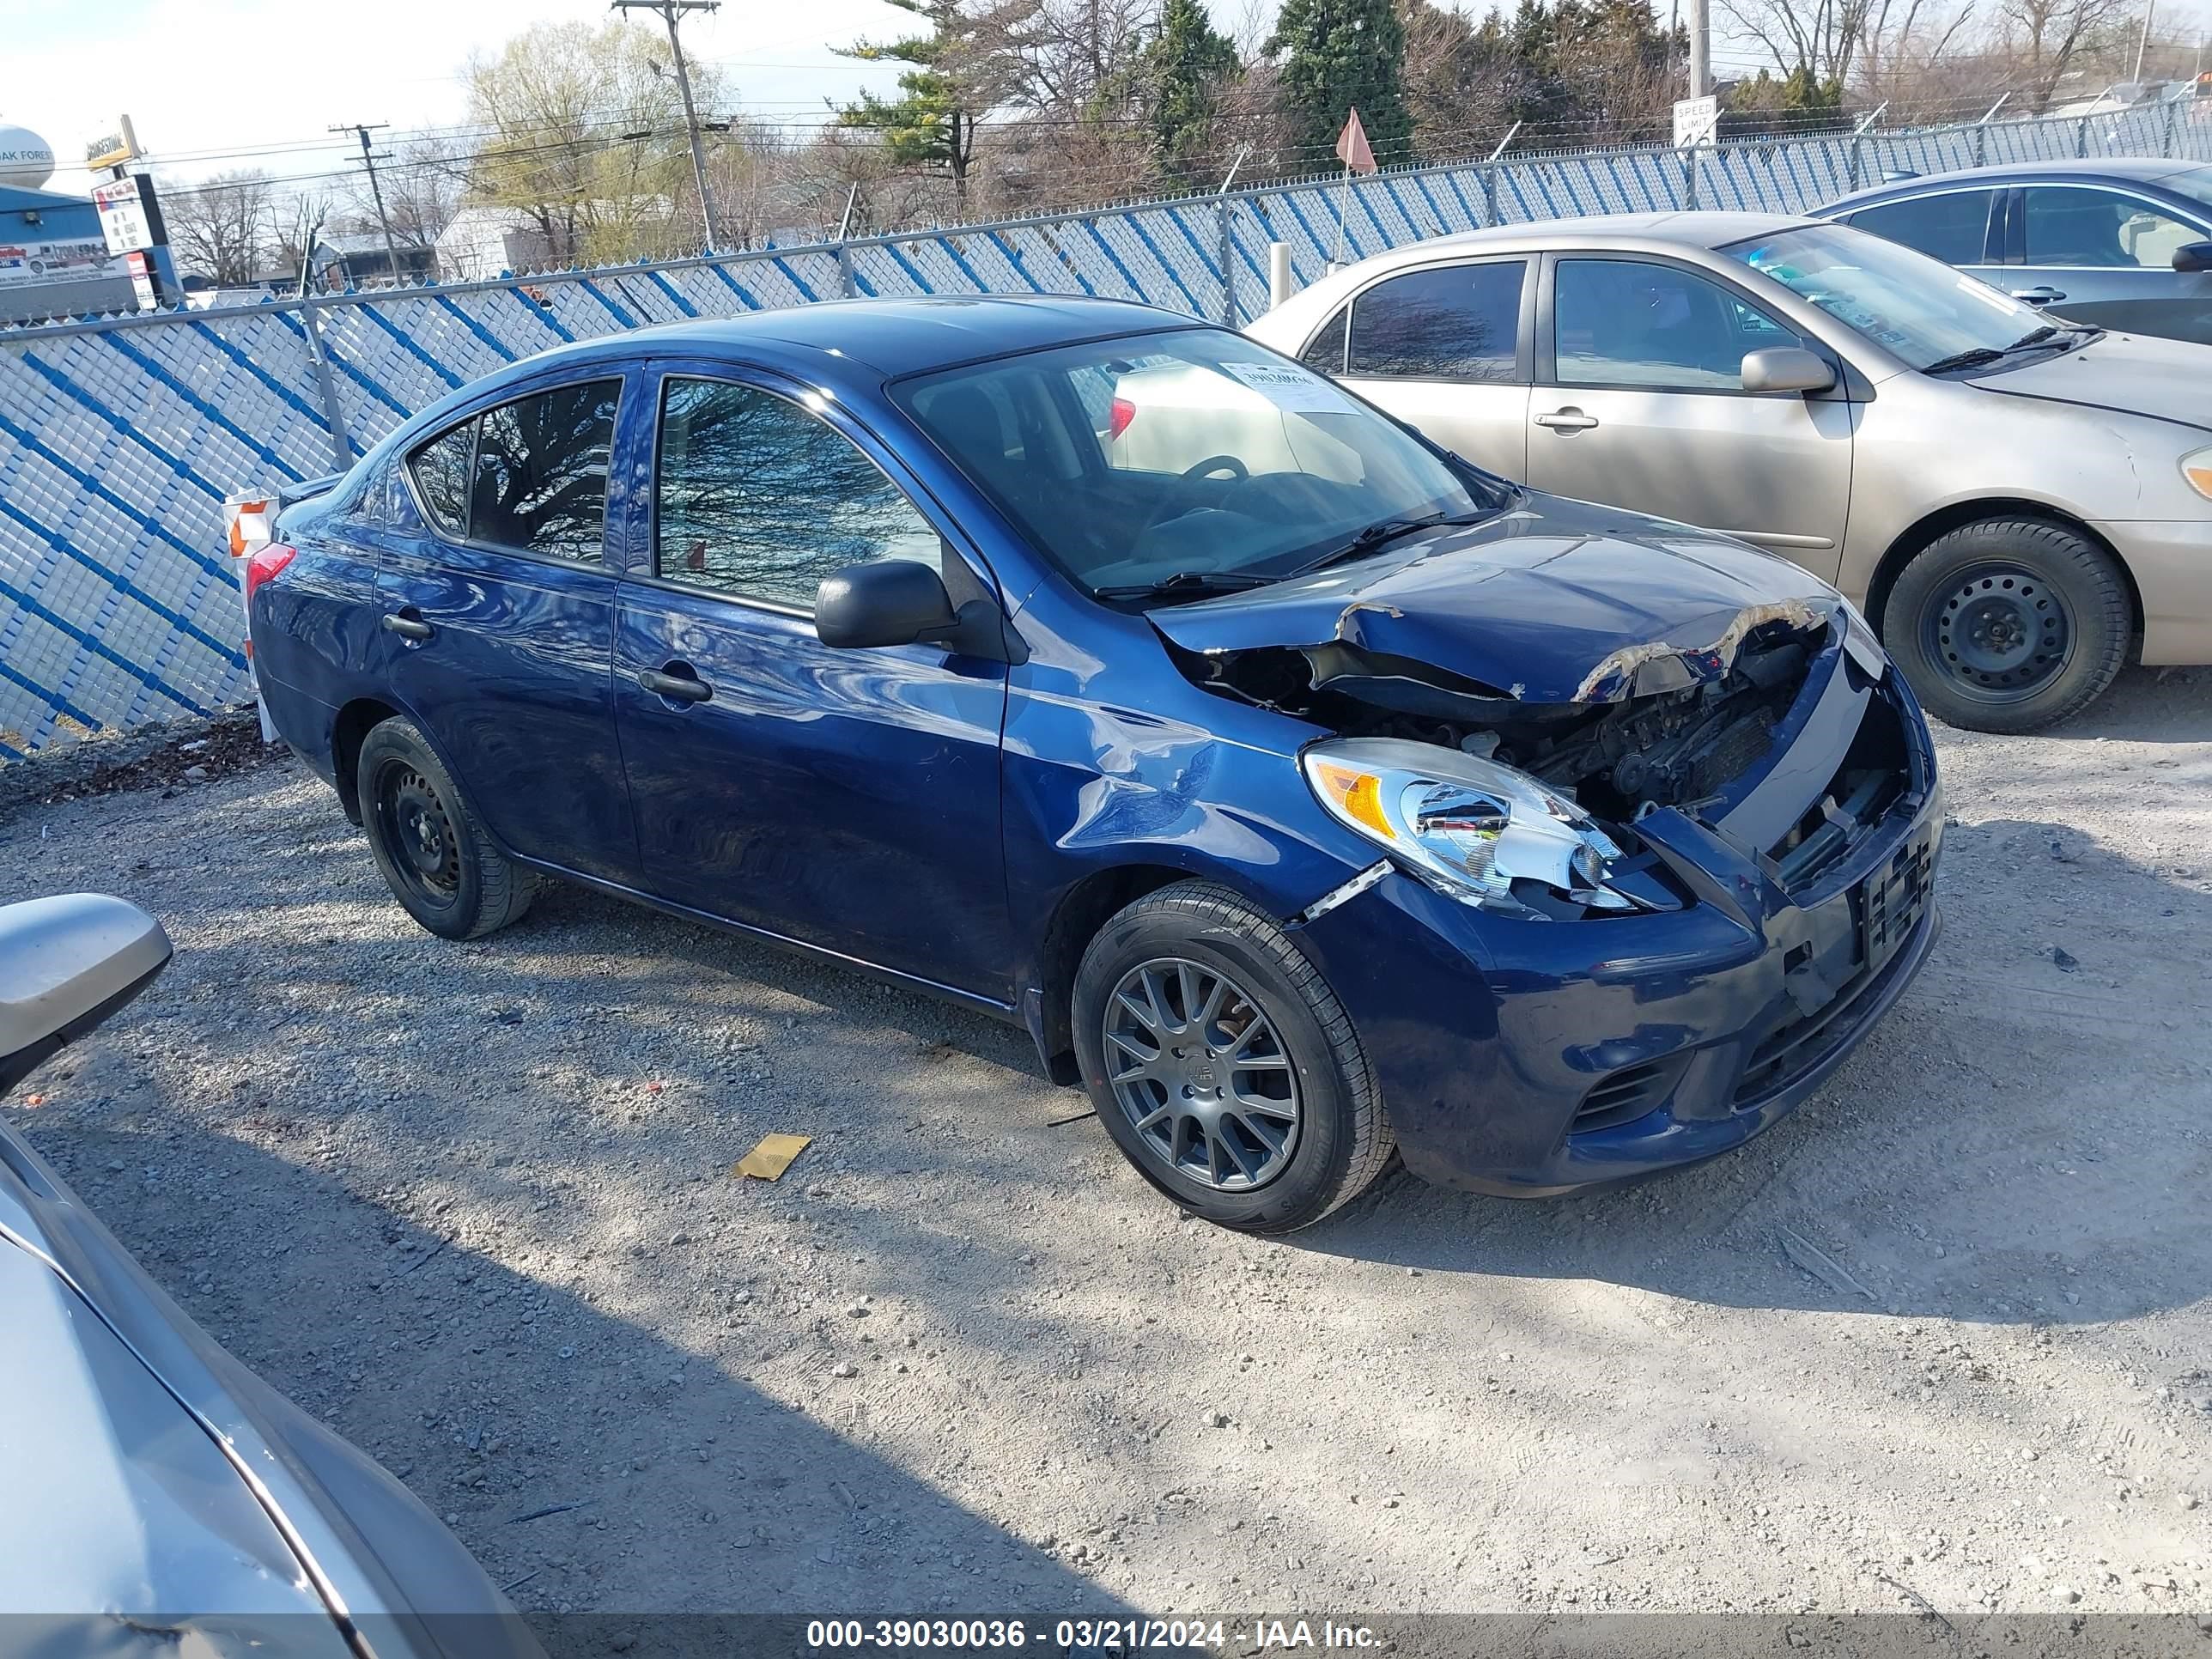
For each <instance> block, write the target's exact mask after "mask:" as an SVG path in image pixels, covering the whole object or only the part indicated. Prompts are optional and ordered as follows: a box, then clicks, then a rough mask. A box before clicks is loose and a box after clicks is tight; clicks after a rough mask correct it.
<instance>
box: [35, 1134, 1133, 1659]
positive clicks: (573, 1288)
mask: <svg viewBox="0 0 2212 1659" xmlns="http://www.w3.org/2000/svg"><path fill="white" fill-rule="evenodd" d="M160 1121H161V1124H162V1126H163V1127H162V1128H161V1132H160V1133H158V1134H144V1133H118V1132H115V1131H112V1130H102V1129H98V1128H93V1127H74V1128H72V1129H71V1130H70V1132H69V1133H62V1134H56V1133H43V1134H39V1135H38V1136H37V1143H38V1146H39V1149H40V1152H41V1154H42V1155H43V1156H45V1157H46V1158H48V1159H49V1160H50V1161H52V1163H53V1164H55V1166H56V1167H57V1168H58V1169H59V1170H61V1171H62V1172H63V1174H64V1176H65V1177H66V1178H67V1179H68V1180H69V1181H70V1183H71V1185H72V1186H73V1187H75V1188H76V1190H77V1192H78V1194H79V1195H80V1196H81V1197H82V1199H84V1200H85V1201H86V1202H87V1203H88V1205H89V1206H91V1207H92V1208H93V1209H94V1211H95V1212H97V1213H99V1214H100V1216H101V1218H103V1219H104V1220H105V1221H106V1223H107V1225H109V1227H110V1228H111V1229H112V1231H114V1232H115V1233H116V1234H117V1236H118V1237H120V1238H121V1239H122V1241H123V1242H124V1243H125V1246H126V1247H128V1248H129V1249H131V1250H132V1252H133V1253H134V1254H135V1255H137V1257H138V1258H139V1260H140V1261H141V1262H142V1263H143V1264H144V1266H145V1267H147V1269H148V1271H149V1273H152V1274H153V1275H154V1276H155V1279H158V1280H160V1281H161V1282H162V1283H163V1284H164V1285H165V1286H167V1288H169V1289H170V1290H171V1291H172V1293H173V1294H174V1295H175V1296H176V1297H178V1299H179V1301H180V1302H182V1303H183V1304H185V1306H186V1308H187V1310H188V1311H189V1312H191V1314H192V1316H194V1317H195V1318H196V1319H197V1320H198V1321H199V1322H201V1323H202V1324H203V1325H204V1326H205V1327H206V1328H208V1330H209V1331H210V1333H211V1334H214V1335H215V1336H216V1339H217V1340H220V1341H222V1342H223V1343H224V1344H225V1346H227V1347H228V1348H229V1349H230V1350H231V1352H234V1354H235V1355H237V1357H238V1358H240V1359H241V1360H243V1361H245V1362H246V1364H248V1365H250V1366H252V1368H253V1369H254V1370H256V1371H258V1373H260V1375H261V1376H263V1377H264V1379H265V1380H266V1381H268V1382H269V1383H271V1384H272V1385H274V1386H276V1388H278V1389H281V1390H282V1391H283V1392H284V1393H285V1394H287V1395H289V1396H290V1397H291V1398H292V1399H293V1400H294V1401H295V1402H296V1403H297V1404H299V1405H300V1406H301V1407H302V1408H303V1409H306V1410H308V1411H310V1412H312V1413H314V1414H315V1415H317V1416H319V1417H321V1418H323V1419H325V1420H326V1421H328V1422H329V1423H330V1424H331V1425H332V1426H333V1427H335V1428H336V1429H337V1431H339V1432H341V1433H343V1434H344V1435H345V1436H347V1437H349V1439H351V1440H353V1441H354V1442H355V1443H356V1444H359V1445H361V1446H362V1448H363V1449H367V1450H368V1451H369V1452H370V1453H371V1454H372V1455H375V1456H377V1457H378V1458H379V1460H380V1462H383V1463H384V1464H385V1465H386V1468H390V1469H391V1470H392V1472H393V1473H394V1474H398V1476H400V1477H401V1478H402V1479H403V1480H405V1481H406V1483H407V1484H408V1485H409V1486H410V1487H411V1488H412V1489H413V1490H414V1491H415V1492H416V1494H417V1495H418V1496H419V1497H420V1498H422V1500H423V1502H424V1503H425V1504H428V1506H429V1508H430V1509H431V1510H433V1511H434V1512H435V1513H437V1514H439V1515H441V1516H446V1517H447V1519H448V1521H449V1522H450V1523H452V1524H453V1526H454V1529H455V1530H456V1531H457V1532H458V1533H459V1534H460V1536H461V1538H462V1540H463V1541H464V1542H465V1543H466V1544H467V1545H468V1547H469V1548H470V1549H471V1552H472V1553H474V1554H475V1556H476V1558H477V1560H478V1561H479V1562H480V1563H481V1564H482V1565H483V1567H484V1569H485V1571H487V1572H489V1574H490V1575H491V1577H492V1578H493V1580H494V1581H495V1583H500V1584H501V1585H502V1586H503V1587H505V1588H506V1589H507V1593H508V1594H509V1595H510V1596H511V1597H512V1598H513V1600H514V1601H515V1602H516V1603H517V1604H518V1605H519V1606H520V1607H523V1608H524V1609H525V1610H526V1612H530V1613H532V1623H533V1625H535V1626H538V1627H539V1628H540V1630H541V1632H542V1633H544V1634H545V1635H546V1636H547V1637H548V1638H549V1645H550V1646H551V1647H552V1648H553V1650H554V1651H555V1653H556V1656H559V1655H562V1654H565V1653H568V1652H569V1651H572V1650H574V1651H590V1652H595V1653H596V1652H605V1651H607V1650H610V1648H611V1649H612V1650H631V1649H635V1650H636V1651H638V1652H640V1653H659V1652H663V1651H673V1650H676V1649H677V1648H678V1647H679V1646H681V1647H683V1650H684V1651H690V1650H693V1646H694V1645H696V1644H693V1643H691V1641H690V1638H698V1637H700V1636H701V1634H702V1628H703V1627H702V1626H700V1625H699V1624H698V1622H697V1621H696V1620H694V1621H690V1623H688V1624H687V1623H684V1621H680V1620H671V1619H668V1618H666V1617H665V1616H666V1615H674V1614H682V1613H712V1612H726V1611H729V1610H732V1609H737V1610H742V1611H744V1612H745V1613H783V1614H798V1615H805V1614H821V1613H829V1612H834V1613H841V1614H847V1615H857V1614H860V1613H877V1612H882V1613H886V1614H889V1615H891V1616H902V1615H903V1616H915V1617H921V1616H925V1615H927V1616H932V1617H937V1616H945V1615H948V1614H951V1613H961V1612H969V1611H995V1612H996V1613H1000V1615H1001V1616H1003V1615H1004V1614H1005V1613H1007V1612H1010V1611H1013V1610H1018V1609H1019V1610H1034V1611H1036V1612H1037V1613H1048V1614H1051V1615H1054V1616H1061V1615H1069V1614H1076V1613H1096V1614H1099V1615H1102V1616H1116V1615H1124V1616H1125V1615H1126V1614H1127V1613H1128V1612H1129V1611H1130V1610H1129V1609H1128V1608H1127V1607H1125V1606H1123V1605H1122V1604H1121V1602H1119V1601H1117V1600H1116V1599H1115V1597H1113V1596H1112V1595H1109V1594H1108V1593H1107V1592H1105V1591H1104V1590H1103V1589H1101V1588H1099V1587H1098V1586H1097V1584H1095V1583H1092V1582H1091V1581H1090V1580H1088V1579H1085V1578H1084V1577H1080V1576H1079V1575H1078V1574H1076V1573H1073V1572H1072V1571H1069V1570H1068V1569H1067V1568H1066V1566H1064V1565H1062V1564H1061V1563H1060V1562H1059V1561H1057V1560H1055V1559H1053V1558H1052V1557H1051V1556H1050V1555H1048V1554H1047V1553H1044V1552H1043V1551H1042V1550H1041V1549H1039V1548H1036V1547H1032V1546H1031V1545H1030V1544H1027V1543H1024V1542H1023V1541H1020V1540H1018V1539H1017V1538H1015V1537H1013V1536H1012V1535H1011V1534H1008V1533H1007V1532H1006V1531H1005V1530H1003V1529H1002V1528H1000V1527H999V1526H997V1525H996V1524H994V1522H991V1521H989V1520H987V1519H986V1518H985V1517H983V1516H979V1515H977V1514H975V1512H973V1511H972V1510H968V1509H965V1508H963V1507H962V1506H960V1505H958V1504H954V1503H952V1502H951V1501H949V1500H947V1499H946V1498H944V1497H943V1496H941V1495H940V1494H939V1492H936V1491H935V1490H933V1488H932V1487H931V1486H928V1485H927V1484H925V1483H923V1482H921V1481H919V1480H915V1479H914V1478H913V1477H912V1476H910V1475H908V1474H903V1473H902V1472H901V1471H900V1470H899V1469H898V1468H895V1467H893V1466H892V1465H891V1464H890V1463H888V1462H885V1461H884V1459H882V1458H881V1457H879V1456H878V1455H875V1454H874V1453H872V1452H871V1451H870V1450H869V1449H866V1447H865V1446H862V1445H860V1444H858V1443H855V1441H854V1439H853V1438H852V1437H850V1436H849V1435H847V1434H844V1433H841V1432H839V1431H837V1430H836V1429H835V1428H833V1427H831V1426H830V1425H829V1424H828V1423H826V1422H824V1421H823V1420H820V1419H817V1417H816V1416H815V1415H814V1414H813V1413H812V1412H811V1409H810V1410H794V1409H789V1408H787V1407H784V1406H783V1405H782V1404H781V1403H780V1402H779V1401H775V1400H774V1399H771V1398H769V1397H768V1396H767V1395H763V1393H762V1392H760V1391H759V1390H758V1389H755V1388H753V1387H751V1386H750V1385H749V1384H748V1383H746V1382H744V1380H743V1377H742V1375H741V1373H742V1371H743V1370H744V1363H743V1361H744V1358H748V1357H749V1356H742V1353H741V1351H742V1349H743V1348H744V1346H746V1345H747V1344H749V1343H750V1342H753V1341H756V1340H757V1338H756V1337H753V1336H751V1335H750V1334H741V1333H740V1332H739V1331H738V1329H737V1327H738V1326H739V1325H740V1323H741V1321H740V1320H738V1319H731V1320H729V1321H728V1322H727V1324H728V1327H729V1328H730V1330H729V1334H728V1336H727V1339H726V1340H725V1341H723V1342H722V1343H721V1344H720V1352H719V1353H718V1354H716V1355H715V1356H714V1357H713V1358H707V1357H702V1355H701V1354H699V1353H697V1352H685V1351H684V1350H682V1349H679V1348H677V1347H674V1346H671V1345H670V1344H668V1343H665V1342H664V1341H662V1340H660V1339H659V1338H658V1337H656V1336H655V1335H653V1334H652V1333H650V1332H648V1331H647V1330H645V1329H643V1328H641V1327H640V1326H639V1325H638V1324H636V1323H635V1322H632V1321H631V1320H629V1319H626V1318H623V1317H621V1316H618V1315H617V1314H616V1313H615V1312H613V1311H611V1310H607V1309H605V1308H603V1307H599V1306H594V1305H593V1304H592V1301H591V1299H589V1297H588V1296H587V1295H586V1292H585V1291H583V1290H582V1289H581V1288H580V1286H581V1285H582V1283H583V1279H584V1276H583V1275H582V1274H581V1273H577V1272H574V1271H573V1269H574V1268H575V1267H578V1266H580V1263H577V1262H574V1261H568V1260H564V1259H563V1257H564V1253H563V1252H562V1251H561V1250H560V1249H558V1248H557V1247H556V1248H554V1249H550V1250H544V1249H541V1250H540V1251H539V1252H538V1254H537V1259H536V1260H534V1261H532V1271H531V1272H530V1273H527V1274H525V1273H517V1272H514V1271H512V1270H510V1269H509V1268H507V1267H502V1266H501V1265H499V1264H498V1263H497V1262H495V1261H492V1260H491V1259H489V1257H487V1256H485V1255H480V1254H478V1253H477V1252H476V1251H475V1250H472V1249H470V1248H469V1245H468V1243H467V1241H466V1240H465V1238H462V1239H455V1238H452V1237H448V1236H447V1233H445V1232H443V1231H439V1229H438V1226H437V1225H436V1223H435V1213H436V1212H439V1211H441V1210H442V1209H443V1207H444V1206H438V1205H435V1204H428V1205H424V1206H418V1207H422V1208H426V1209H428V1210H429V1211H430V1212H432V1214H431V1215H429V1216H416V1217H412V1218H410V1216H408V1215H404V1214H402V1213H401V1212H398V1210H396V1209H394V1208H392V1207H389V1206H386V1204H384V1203H381V1202H379V1201H377V1200H376V1199H374V1198H372V1197H369V1196H366V1195H364V1194H361V1193H359V1192H349V1191H346V1190H344V1189H343V1188H341V1187H340V1185H339V1183H338V1182H335V1181H333V1180H331V1178H329V1177H326V1176H323V1175H320V1174H318V1173H316V1172H315V1171H313V1170H309V1169H306V1168H302V1167H301V1166H300V1165H297V1164H293V1163H290V1162H288V1161H286V1160H285V1159H283V1158H278V1157H275V1156H272V1155H270V1154H269V1153H267V1152H263V1151H261V1150H259V1149H258V1148H256V1147H253V1146H249V1145H246V1144H245V1143H243V1142H241V1141H239V1140H237V1139H230V1138H228V1137H224V1136H221V1135H216V1134H210V1133H204V1132H203V1131H200V1130H197V1129H195V1128H193V1127H191V1126H189V1125H188V1124H186V1123H185V1121H183V1120H182V1119H180V1118H179V1117H178V1116H176V1115H170V1114H163V1115H161V1119H160ZM118 1169H119V1171H120V1172H118ZM439 1174H440V1176H441V1177H442V1178H447V1179H448V1180H465V1179H466V1178H467V1177H468V1176H469V1175H470V1174H471V1171H469V1170H441V1171H439ZM426 1220H427V1221H429V1222H430V1224H431V1225H425V1223H426ZM526 1254H528V1253H526ZM606 1254H607V1255H617V1254H620V1255H629V1254H633V1252H628V1251H622V1252H617V1251H615V1250H613V1249H609V1250H608V1251H607V1252H606ZM241 1280H243V1281H244V1284H245V1285H250V1286H251V1289H250V1291H249V1290H247V1289H246V1288H244V1287H243V1286H242V1285H241V1284H240V1281H241ZM602 1299H604V1297H603V1298H602ZM725 1305H726V1304H725ZM716 1322H717V1323H721V1320H720V1319H719V1318H718V1319H717V1321H716ZM885 1340H887V1341H888V1340H889V1333H888V1332H887V1333H886V1334H885ZM886 1358H888V1356H886ZM889 1369H890V1367H889V1365H888V1364H885V1365H884V1370H889ZM428 1377H435V1378H437V1379H439V1381H438V1383H437V1384H435V1385H433V1386H427V1387H426V1385H425V1379H426V1378H428ZM878 1382H879V1379H878V1377H876V1376H874V1375H872V1373H864V1374H863V1377H862V1380H860V1381H859V1382H856V1383H852V1384H840V1385H838V1388H837V1393H836V1399H837V1400H838V1401H840V1402H842V1407H843V1408H845V1409H850V1402H851V1401H853V1400H854V1397H855V1395H854V1390H859V1391H860V1398H863V1399H865V1398H866V1393H867V1391H868V1390H870V1389H872V1387H873V1386H875V1385H876V1384H877V1383H878ZM825 1404H826V1401H825ZM587 1611H588V1612H591V1613H592V1614H593V1616H592V1618H590V1619H589V1620H586V1619H582V1618H580V1617H579V1618H576V1619H574V1620H568V1619H566V1618H565V1617H562V1618H548V1617H546V1616H544V1615H548V1614H553V1613H558V1614H560V1615H568V1614H570V1613H577V1614H581V1613H585V1612H587ZM617 1615H619V1616H617ZM663 1626H665V1628H664V1627H663ZM678 1626H681V1627H682V1631H683V1633H684V1635H685V1637H686V1638H687V1643H686V1644H678V1643H676V1642H675V1641H674V1640H673V1639H672V1638H673V1636H674V1634H675V1633H676V1631H677V1628H678ZM625 1635H627V1636H628V1638H629V1639H628V1640H624V1639H623V1637H624V1636H625ZM556 1638H558V1639H556ZM567 1638H574V1641H569V1640H568V1639H567ZM663 1638H669V1639H663ZM697 1650H699V1651H702V1652H704V1651H708V1650H709V1648H708V1647H699V1648H698V1649H697ZM721 1650H726V1649H721Z"/></svg>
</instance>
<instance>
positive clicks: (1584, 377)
mask: <svg viewBox="0 0 2212 1659" xmlns="http://www.w3.org/2000/svg"><path fill="white" fill-rule="evenodd" d="M1552 325H1553V344H1554V354H1555V356H1556V357H1557V360H1558V368H1559V373H1558V377H1557V378H1558V380H1559V384H1560V385H1561V386H1650V387H1653V388H1655V389H1659V390H1665V391H1676V392H1740V391H1741V390H1742V389H1743V360H1744V357H1745V356H1746V355H1747V353H1750V352H1753V351H1759V350H1762V349H1765V348H1766V347H1769V346H1794V345H1798V344H1801V343H1802V342H1801V341H1800V339H1799V338H1798V337H1797V336H1796V334H1794V333H1792V332H1791V331H1790V330H1788V329H1786V328H1784V326H1783V325H1781V324H1779V323H1778V322H1776V321H1775V320H1774V319H1772V318H1771V317H1769V316H1767V315H1766V314H1765V313H1763V312H1761V311H1759V309H1757V308H1756V307H1753V306H1750V305H1747V304H1746V303H1745V302H1744V301H1742V300H1741V299H1739V298H1738V297H1737V296H1736V295H1733V294H1731V293H1729V291H1728V290H1727V289H1723V287H1722V286H1721V285H1720V284H1719V283H1714V282H1711V281H1708V280H1707V279H1706V278H1705V277H1703V276H1696V275H1694V274H1693V273H1692V272H1690V271H1686V270H1681V269H1680V268H1679V267H1677V266H1674V265H1662V264H1654V263H1652V262H1650V261H1648V260H1642V259H1562V260H1560V261H1559V266H1558V269H1557V271H1556V274H1555V275H1554V276H1553V295H1552Z"/></svg>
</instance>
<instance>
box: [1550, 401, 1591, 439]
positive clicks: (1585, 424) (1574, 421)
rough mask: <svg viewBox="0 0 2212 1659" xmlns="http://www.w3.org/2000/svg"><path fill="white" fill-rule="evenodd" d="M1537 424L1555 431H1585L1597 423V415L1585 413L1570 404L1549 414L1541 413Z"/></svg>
mask: <svg viewBox="0 0 2212 1659" xmlns="http://www.w3.org/2000/svg"><path fill="white" fill-rule="evenodd" d="M1536 424H1537V425H1538V426H1548V427H1549V428H1552V430H1553V431H1554V432H1583V431H1587V430H1588V429H1589V428H1591V427H1594V426H1595V425H1596V424H1597V416H1595V415H1585V414H1583V412H1582V410H1579V409H1576V408H1574V407H1573V406H1571V405H1570V406H1569V407H1567V408H1565V409H1559V410H1553V411H1552V413H1550V414H1549V415H1539V416H1537V417H1536Z"/></svg>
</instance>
